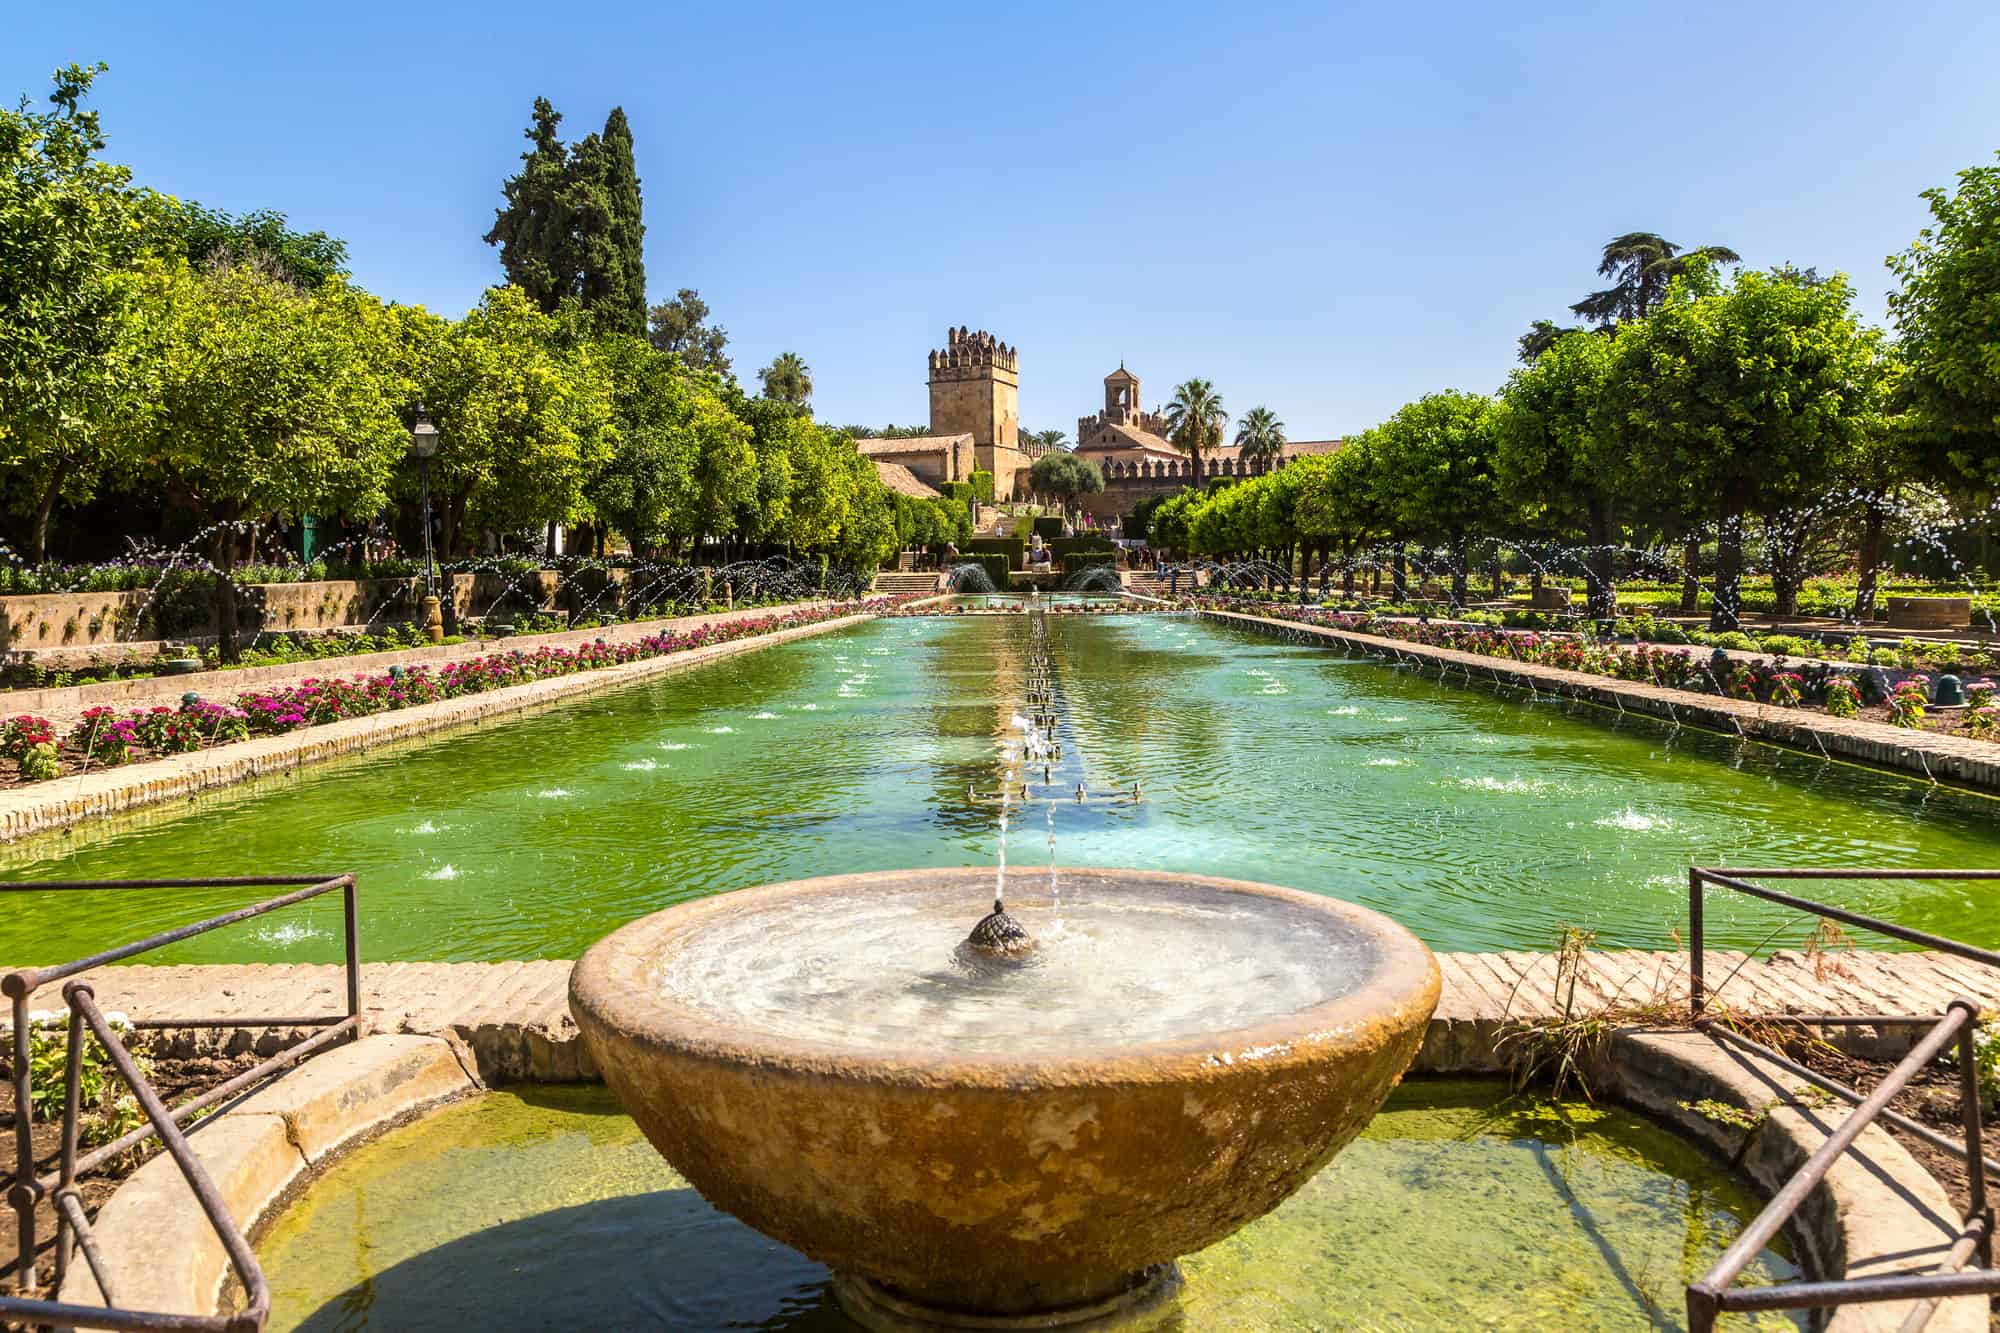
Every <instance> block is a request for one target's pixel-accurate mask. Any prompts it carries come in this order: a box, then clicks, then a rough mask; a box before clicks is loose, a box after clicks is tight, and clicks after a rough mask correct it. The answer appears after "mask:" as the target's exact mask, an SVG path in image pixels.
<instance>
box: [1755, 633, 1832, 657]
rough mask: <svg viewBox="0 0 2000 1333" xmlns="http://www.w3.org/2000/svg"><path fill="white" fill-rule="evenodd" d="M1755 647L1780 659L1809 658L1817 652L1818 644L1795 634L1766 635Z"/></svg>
mask: <svg viewBox="0 0 2000 1333" xmlns="http://www.w3.org/2000/svg"><path fill="white" fill-rule="evenodd" d="M1757 646H1758V647H1759V648H1762V649H1763V650H1764V651H1765V652H1767V653H1775V654H1777V655H1779V656H1782V657H1811V656H1813V655H1815V654H1816V653H1817V652H1818V651H1819V645H1818V644H1816V643H1813V642H1811V641H1810V640H1807V639H1802V638H1800V637H1799V636H1798V635H1796V634H1766V635H1763V636H1761V637H1760V638H1759V639H1758V640H1757Z"/></svg>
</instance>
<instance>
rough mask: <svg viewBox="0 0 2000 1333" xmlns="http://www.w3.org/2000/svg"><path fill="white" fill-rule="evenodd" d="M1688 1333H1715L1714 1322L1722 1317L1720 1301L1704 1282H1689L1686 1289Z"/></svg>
mask: <svg viewBox="0 0 2000 1333" xmlns="http://www.w3.org/2000/svg"><path fill="white" fill-rule="evenodd" d="M1687 1312H1688V1333H1715V1321H1716V1320H1717V1319H1718V1318H1720V1317H1721V1315H1722V1301H1721V1298H1720V1296H1719V1294H1718V1293H1717V1292H1715V1291H1714V1290H1712V1289H1711V1288H1710V1287H1709V1286H1708V1284H1707V1283H1705V1282H1690V1283H1688V1289H1687Z"/></svg>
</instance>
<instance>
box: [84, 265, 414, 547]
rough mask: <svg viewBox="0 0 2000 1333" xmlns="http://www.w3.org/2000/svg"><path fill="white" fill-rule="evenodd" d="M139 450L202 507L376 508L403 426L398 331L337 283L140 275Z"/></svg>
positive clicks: (135, 441)
mask: <svg viewBox="0 0 2000 1333" xmlns="http://www.w3.org/2000/svg"><path fill="white" fill-rule="evenodd" d="M139 324H140V326H141V327H140V330H139V332H138V333H137V334H136V336H135V342H136V343H137V345H138V347H139V349H140V350H139V352H138V354H137V356H136V358H135V360H136V362H137V366H136V375H137V377H138V378H139V379H140V382H141V383H143V385H144V396H145V400H146V406H145V408H144V409H143V410H140V411H135V412H133V413H132V414H130V415H129V416H128V418H127V419H126V421H125V422H124V423H123V426H122V429H123V430H125V431H127V432H129V438H130V439H131V441H132V445H133V453H134V454H135V456H137V457H140V458H143V459H144V460H145V464H144V466H145V469H146V472H147V474H148V475H149V476H150V477H152V478H153V479H154V480H155V484H157V485H158V486H160V487H161V488H163V489H165V490H167V491H169V492H171V493H173V494H176V495H179V496H182V497H184V498H185V500H186V501H187V503H189V504H190V505H191V506H192V507H193V508H195V509H196V511H197V512H199V513H201V514H203V515H204V516H207V517H211V518H220V519H225V520H231V519H236V518H240V517H243V516H245V515H249V514H262V513H268V512H271V511H274V510H275V511H284V512H290V513H320V514H335V513H340V514H357V515H358V514H370V513H374V512H376V511H378V510H379V509H380V508H381V507H382V505H383V503H384V502H385V500H386V499H387V497H388V484H389V478H390V474H391V472H392V470H393V469H394V467H395V465H396V463H397V461H398V460H399V459H400V458H401V457H402V455H403V452H404V451H405V449H407V447H408V445H409V434H408V431H407V430H406V429H405V427H404V425H403V422H402V421H401V420H400V419H399V417H398V415H397V414H396V412H395V411H394V410H393V409H392V408H391V406H390V405H391V404H392V403H394V402H396V401H398V400H399V399H400V398H402V397H403V394H402V390H401V387H400V384H399V381H398V380H397V378H396V377H395V376H394V374H393V373H392V372H391V371H390V369H389V367H390V366H391V363H392V360H393V358H392V355H391V348H392V346H393V333H392V326H391V324H390V323H389V321H388V320H387V319H386V318H385V317H384V315H383V312H382V308H381V306H380V305H379V304H378V303H377V302H375V301H374V300H373V299H372V298H370V297H368V296H367V295H366V294H364V293H361V292H358V291H356V290H354V289H353V288H350V287H348V286H346V285H345V284H344V283H341V282H339V281H337V280H335V281H329V282H327V283H326V284H324V285H323V286H321V287H319V288H317V289H315V290H312V291H301V290H300V289H298V288H296V287H294V286H292V285H291V284H290V283H288V282H286V281H284V280H283V279H282V278H279V277H276V276H273V275H272V274H271V273H269V272H267V271H265V270H263V269H261V268H257V267H253V266H250V265H240V266H236V267H221V268H210V269H208V270H205V271H200V272H197V271H196V270H194V269H192V268H190V267H189V266H188V265H187V263H186V262H185V261H173V262H171V263H169V262H163V261H154V262H152V263H149V264H148V265H147V266H146V267H145V268H144V269H143V270H142V271H141V273H140V299H139Z"/></svg>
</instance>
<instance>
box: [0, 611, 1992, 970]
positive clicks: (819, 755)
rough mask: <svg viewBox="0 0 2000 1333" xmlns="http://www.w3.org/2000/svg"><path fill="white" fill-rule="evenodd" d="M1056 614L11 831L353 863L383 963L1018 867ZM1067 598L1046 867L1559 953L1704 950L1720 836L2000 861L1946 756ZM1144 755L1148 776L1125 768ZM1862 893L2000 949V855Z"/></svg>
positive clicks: (220, 856)
mask: <svg viewBox="0 0 2000 1333" xmlns="http://www.w3.org/2000/svg"><path fill="white" fill-rule="evenodd" d="M1028 620H1029V618H1028V617H1026V616H965V617H958V618H934V619H902V620H883V621H876V622H873V623H871V624H868V625H864V626H860V627H857V628H854V629H852V630H846V631H839V632H834V633H829V634H826V635H823V636H820V637H816V638H809V639H805V640H801V641H797V642H794V643H790V644H786V645H782V646H778V647H773V648H770V649H767V650H764V651H761V652H755V653H748V654H744V655H742V656H738V657H733V658H729V659H727V660H725V661H722V662H719V663H716V664H714V665H711V666H708V667H704V668H702V669H700V670H696V671H688V672H682V673H678V674H675V675H671V676H667V677H663V678H661V679H659V680H657V681H655V682H652V683H649V684H643V685H635V686H631V687H626V688H622V689H619V690H616V691H611V692H606V693H604V694H600V695H596V696H593V697H590V698H587V699H583V700H579V701H578V702H575V703H573V704H569V705H565V706H563V707H560V708H556V709H551V710H548V711H544V712H539V713H536V714H533V715H529V716H525V717H521V718H517V719H514V720H511V721H505V722H499V723H494V724H489V725H486V726H481V727H477V728H473V729H471V730H466V731H460V732H456V733H453V734H451V735H449V736H445V737H441V738H432V739H430V740H429V741H427V742H424V743H422V744H420V745H414V746H404V747H399V748H396V749H394V750H392V751H382V752H377V753H376V754H375V755H373V756H370V757H366V758H362V759H358V760H353V761H343V762H339V763H335V764H332V765H328V766H322V767H316V768H313V769H310V770H308V771H307V773H306V774H305V775H304V776H303V777H298V778H290V779H280V780H277V781H275V782H269V783H264V784H260V785H258V786H255V787H252V788H239V789H234V790H231V791H225V792H221V793H216V794H214V795H211V796H207V797H203V798H202V799H200V800H198V801H196V802H193V803H184V804H177V805H173V806H168V807H163V808H160V809H157V810H154V811H151V812H146V813H143V814H140V815H138V816H136V817H134V818H132V819H128V820H126V821H123V822H120V823H118V824H115V825H110V826H104V827H92V826H86V827H85V828H84V829H82V830H80V831H79V832H78V833H76V834H75V835H73V836H72V837H70V838H68V839H55V840H50V839H42V840H39V841H35V842H32V843H27V844H23V845H21V846H17V847H14V848H10V849H6V850H0V871H4V872H5V873H8V874H15V875H25V876H39V877H44V878H53V877H86V876H88V877H106V878H110V877H120V878H123V877H132V876H140V875H189V874H204V873H205V874H244V873H251V872H256V871H271V870H286V871H298V870H305V869H321V868H323V869H326V870H329V871H338V870H348V869H351V870H354V871H356V872H358V873H359V875H360V879H361V884H362V903H363V918H362V930H361V940H362V947H363V950H364V954H365V956H366V957H369V958H372V959H377V960H380V959H391V958H400V959H418V958H432V959H495V958H537V957H572V956H574V955H575V954H576V953H577V952H578V951H580V950H581V949H582V948H583V947H584V946H585V945H586V944H588V943H589V942H590V941H591V940H593V939H595V938H597V937H598V936H600V935H602V934H603V933H605V932H606V931H607V930H609V929H610V928H611V927H613V926H615V925H617V924H619V923H621V922H624V921H626V920H629V919H631V918H632V917H635V916H638V915H640V914H642V913H644V912H648V911H652V910H654V909H657V908H659V907H663V906H666V905H667V904H669V903H673V902H676V901H679V900H681V899H685V898H690V897H695V896H699V895H702V894H709V893H716V892H720V891H723V890H728V889H735V888H741V887H744V886H747V885H753V884H759V883H764V882H768V881H772V880H782V879H794V878H802V877H805V876H810V875H819V874H831V873H837V872H841V871H851V870H889V869H901V868H905V867H921V866H945V865H989V864H992V863H993V862H994V861H995V859H996V843H997V829H998V821H999V813H1000V812H999V810H998V808H997V806H996V805H995V804H993V803H991V802H990V801H984V800H980V801H975V800H971V799H968V790H969V789H977V790H978V791H979V792H981V793H982V794H988V793H991V792H992V791H993V790H994V789H995V787H996V784H997V783H998V781H999V777H1000V774H1001V773H1002V771H1003V768H1002V765H1001V762H1000V758H999V755H1000V738H1001V736H1002V734H1003V732H1004V731H1005V730H1006V729H1007V727H1008V724H1009V719H1011V718H1012V717H1013V715H1014V714H1015V713H1016V712H1017V711H1020V710H1021V709H1022V708H1023V707H1024V699H1023V690H1022V680H1023V677H1024V672H1025V662H1026V652H1027V643H1028ZM1049 625H1050V632H1051V636H1052V655H1053V658H1054V662H1055V668H1054V678H1055V691H1056V698H1057V705H1056V711H1057V712H1058V713H1059V714H1060V715H1061V716H1062V717H1063V719H1064V722H1063V726H1062V728H1061V732H1060V736H1059V739H1060V740H1061V742H1062V745H1063V754H1062V758H1061V759H1060V760H1059V761H1057V762H1056V763H1054V764H1053V765H1052V766H1051V768H1050V771H1049V773H1048V777H1049V780H1050V784H1051V787H1052V788H1053V790H1054V791H1055V793H1056V794H1057V795H1058V796H1059V797H1062V798H1063V799H1058V800H1057V801H1055V802H1054V804H1053V806H1052V807H1048V806H1045V805H1043V804H1039V803H1037V804H1034V805H1033V806H1031V808H1030V809H1029V810H1027V811H1025V812H1024V811H1023V810H1022V809H1021V808H1020V807H1019V806H1018V805H1017V806H1016V807H1015V808H1014V809H1013V810H1012V812H1011V813H1012V819H1013V829H1012V839H1011V845H1010V849H1009V850H1010V855H1009V861H1010V865H1011V867H1012V872H1013V873H1015V874H1022V873H1034V870H1033V868H1034V866H1035V865H1036V864H1037V863H1039V864H1041V865H1043V866H1046V864H1047V862H1048V849H1047V831H1046V826H1047V825H1048V824H1049V822H1050V819H1049V811H1050V809H1051V808H1052V810H1053V830H1054V834H1055V838H1056V842H1057V848H1058V855H1059V856H1060V858H1061V859H1062V860H1063V861H1064V862H1067V863H1076V864H1087V865H1104V866H1136V867H1142V868H1149V869H1163V870H1179V871H1193V872H1204V873H1211V874H1219V875H1226V876H1231V877H1235V878H1242V879H1255V880H1265V881H1269V882H1272V883H1277V884H1285V885H1290V886H1293V887H1297V888H1303V889H1308V890H1312V891H1316V892H1323V893H1329V894H1333V895H1336V896H1339V897H1343V898H1350V899H1353V900H1355V901H1357V902H1362V903H1365V904H1368V905H1370V906H1373V907H1377V908H1380V909H1382V910H1384V911H1386V912H1388V913H1390V914H1391V915H1393V916H1395V917H1396V918H1397V919H1398V920H1400V921H1402V922H1404V923H1405V924H1406V925H1408V926H1410V927H1411V928H1412V929H1413V930H1415V931H1416V932H1417V933H1418V934H1419V935H1421V936H1422V937H1423V938H1424V939H1425V940H1426V941H1427V942H1429V943H1430V944H1431V945H1433V946H1435V947H1438V948H1449V949H1500V948H1546V947H1548V946H1549V945H1550V943H1551V942H1552V940H1553V938H1554V935H1555V932H1556V930H1557V928H1558V926H1559V924H1562V923H1569V924H1573V925H1577V926H1581V927H1584V928H1587V929H1592V930H1596V931H1597V932H1598V936H1599V941H1600V943H1604V944H1621V945H1633V946H1644V947H1668V946H1669V945H1670V943H1671V942H1672V941H1673V939H1674V932H1675V931H1676V930H1678V929H1682V928H1683V923H1684V921H1685V917H1686V870H1687V866H1688V865H1689V864H1690V863H1705V864H1731V863H1733V864H1754V865H1785V864H1836V865H1882V864H1887V865H1950V866H1980V865H1989V866H1990V865H2000V825H1996V824H1995V822H1994V811H1995V810H1996V808H2000V807H1996V806H1995V805H1994V804H1993V803H1992V802H1989V801H1986V800H1983V799H1979V798H1971V797H1964V796H1959V795H1954V794H1952V793H1949V792H1946V791H1943V790H1941V789H1938V788H1934V787H1931V786H1929V785H1927V784H1922V783H1917V782H1909V781H1905V780H1903V779H1900V778H1894V777H1888V776H1883V775H1878V774H1874V773H1870V772H1867V771H1864V770H1861V769H1856V768H1852V767H1847V766H1842V765H1835V764H1828V763H1824V762H1821V761H1818V760H1814V759H1809V758H1806V757H1803V756H1799V755H1793V754H1787V753H1783V752H1780V751H1776V750H1772V749H1769V748H1765V747H1759V746H1754V745H1741V744H1739V743H1737V742H1734V741H1732V740H1725V739H1722V738H1718V737H1713V736H1709V735H1705V734H1700V733H1694V732H1690V731H1686V730H1683V731H1679V732H1669V731H1668V730H1667V729H1666V728H1664V727H1662V726H1659V725H1656V724H1654V723H1651V722H1646V721H1641V720H1638V719H1632V720H1628V721H1624V722H1607V721H1605V720H1604V715H1603V714H1601V713H1594V714H1591V715H1590V716H1588V717H1585V716H1576V717H1571V716H1566V715H1565V714H1564V712H1563V711H1562V709H1561V708H1560V707H1557V706H1555V705H1551V704H1542V705H1538V706H1534V707H1524V706H1522V705H1519V704H1516V703H1512V702H1508V701H1505V700H1502V699H1499V698H1497V697H1496V696H1494V695H1492V694H1489V693H1486V692H1483V691H1479V690H1472V689H1465V688H1461V687H1459V686H1457V685H1455V684H1454V685H1440V684H1439V683H1438V682H1437V681H1436V680H1435V679H1430V680H1423V679H1418V678H1416V677H1415V676H1413V675H1411V674H1409V673H1407V672H1398V671H1394V670H1390V669H1388V668H1386V667H1384V666H1382V665H1381V664H1378V663H1373V662H1368V661H1362V660H1358V659H1357V660H1346V659H1343V658H1341V657H1339V656H1338V655H1336V654H1332V653H1329V652H1327V651H1326V650H1324V649H1321V648H1316V647H1308V646H1304V645H1296V644H1291V643H1288V642H1285V641H1283V640H1280V639H1275V638H1270V637H1266V636H1263V635H1260V634H1257V633H1254V632H1251V631H1247V630H1241V629H1237V628H1233V627H1228V626H1223V625H1218V624H1213V623H1208V622H1203V621H1198V620H1195V619H1192V618H1189V617H1183V616H1055V617H1050V618H1049ZM1035 776H1039V775H1035ZM1079 782H1082V783H1084V784H1085V785H1086V788H1087V792H1088V794H1090V795H1091V796H1092V797H1093V799H1092V800H1090V801H1089V802H1087V803H1084V804H1078V803H1077V802H1076V801H1075V800H1074V799H1073V793H1074V788H1075V787H1076V785H1077V783H1079ZM1135 782H1136V783H1138V784H1140V787H1141V791H1142V794H1143V799H1142V800H1140V801H1138V802H1137V803H1134V802H1132V801H1130V800H1129V799H1124V800H1114V799H1108V798H1102V799H1100V798H1101V797H1103V796H1104V794H1105V793H1109V792H1110V791H1112V790H1113V789H1123V790H1127V791H1129V789H1130V787H1131V786H1132V784H1134V783H1135ZM1038 785H1039V784H1038ZM1037 794H1038V795H1039V794H1040V793H1039V792H1038V793H1037ZM1828 892H1829V894H1830V895H1832V896H1835V897H1837V898H1838V899H1839V900H1841V901H1844V902H1846V903H1848V904H1849V905H1851V906H1855V907H1858V908H1861V909H1863V910H1867V911H1872V912H1880V913H1884V914H1888V915H1893V916H1895V917H1897V918H1898V919H1900V920H1902V921H1904V922H1907V923H1908V924H1911V925H1916V926H1921V927H1925V928H1928V929H1931V930H1936V931H1941V932H1943V933H1946V934H1950V935H1955V936H1959V937H1962V938H1966V939H1971V940H1975V941H1977V942H1980V943H1985V944H1996V943H2000V910H1995V909H1996V906H2000V901H1996V898H1997V897H2000V895H1996V891H1995V889H1994V888H1992V887H1990V886H1982V885H1971V884H1961V885H1940V884H1930V883H1898V884H1878V885H1866V886H1862V885H1850V886H1836V887H1833V888H1830V889H1829V890H1828ZM240 901H242V898H241V896H240V895H218V896H216V897H213V898H209V899H204V900H202V901H199V902H196V901H190V900H188V899H186V898H181V899H178V900H176V902H175V905H174V906H173V908H172V909H170V910H169V911H167V912H165V913H163V912H161V911H160V910H159V909H158V908H157V906H154V907H151V908H149V907H148V904H147V900H146V898H145V897H144V896H143V895H139V894H133V893H123V894H116V895H109V894H93V895H89V896H88V897H87V898H86V897H85V896H83V895H75V894H66V895H62V896H61V897H60V898H50V899H45V900H42V901H38V902H36V903H34V904H33V905H32V906H31V907H30V906H28V905H26V904H23V903H21V902H19V901H18V900H14V901H8V902H6V903H0V911H4V912H5V913H6V915H5V916H4V917H0V956H4V957H6V958H7V959H9V960H10V961H20V962H46V961H54V960H56V959H58V958H66V957H72V956H75V955H77V954H79V953H82V952H86V951H88V950H89V949H91V948H96V947H101V946H102V945H103V944H104V943H106V942H107V941H109V940H114V939H118V938H122V937H136V936H138V935H141V934H144V933H147V932H148V931H151V930H155V929H158V928H160V926H161V925H162V924H163V923H165V922H166V921H168V920H180V919H189V920H191V919H195V918H196V917H198V916H200V915H202V914H204V913H205V912H207V911H211V910H215V909H216V908H217V906H218V905H219V904H221V903H225V902H227V903H236V902H240ZM983 906H984V904H974V903H968V905H967V907H968V920H970V919H973V918H976V916H977V915H978V912H979V910H981V909H982V908H983ZM1708 920H1709V925H1710V928H1711V929H1712V930H1715V931H1717V932H1718V933H1719V934H1720V936H1721V937H1722V938H1723V939H1724V940H1726V941H1728V942H1730V943H1733V944H1735V945H1739V946H1746V945H1751V944H1756V943H1759V942H1765V941H1769V942H1771V943H1773V944H1774V945H1775V944H1789V945H1791V946H1793V947H1797V946H1799V945H1800V944H1801V943H1802V942H1803V940H1804V938H1805V935H1806V933H1807V931H1808V929H1809V927H1810V924H1811V923H1810V922H1806V921H1803V920H1801V919H1800V918H1798V917H1796V916H1791V915H1788V914H1781V913H1778V912H1776V911H1766V910H1764V909H1762V908H1760V907H1757V906H1756V905H1754V904H1751V903H1749V902H1747V901H1743V900H1728V899H1719V898H1713V897H1712V898H1711V902H1710V908H1709V917H1708ZM339 944H340V918H339V911H338V907H337V905H336V904H334V903H332V902H328V903H325V904H323V905H320V906H317V907H316V908H314V909H313V910H310V911H307V912H304V913H298V912H293V913H286V914H284V915H281V916H275V917H270V918H264V919H260V920H257V921H253V922H251V923H248V924H246V925H244V926H241V927H237V928H235V929H234V930H232V931H231V932H229V933H227V934H223V935H216V936H209V937H205V938H204V939H202V940H200V941H197V942H195V943H192V944H190V945H187V946H183V947H181V948H180V949H179V950H178V951H177V952H176V954H175V955H174V956H175V957H177V958H179V959H180V960H183V961H230V960H241V959H247V958H262V959H270V960H308V959H310V960H330V959H333V958H335V957H337V956H338V952H339Z"/></svg>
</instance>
